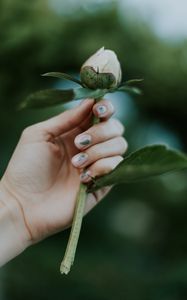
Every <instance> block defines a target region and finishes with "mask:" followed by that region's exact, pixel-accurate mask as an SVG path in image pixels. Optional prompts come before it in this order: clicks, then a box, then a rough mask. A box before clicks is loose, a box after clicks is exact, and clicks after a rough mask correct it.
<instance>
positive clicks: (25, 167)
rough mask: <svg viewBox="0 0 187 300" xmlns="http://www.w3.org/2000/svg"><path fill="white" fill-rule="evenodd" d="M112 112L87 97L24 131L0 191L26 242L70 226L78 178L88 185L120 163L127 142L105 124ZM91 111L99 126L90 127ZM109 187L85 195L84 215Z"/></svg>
mask: <svg viewBox="0 0 187 300" xmlns="http://www.w3.org/2000/svg"><path fill="white" fill-rule="evenodd" d="M113 112H114V109H113V106H112V104H111V103H110V102H108V101H106V100H101V101H100V102H99V103H97V104H94V100H93V99H87V100H84V101H83V102H82V103H81V105H79V106H77V107H76V108H73V109H71V110H69V111H66V112H64V113H62V114H60V115H58V116H56V117H53V118H51V119H49V120H47V121H44V122H41V123H38V124H35V125H32V126H30V127H28V128H26V129H25V130H24V132H23V134H22V136H21V139H20V141H19V143H18V145H17V147H16V150H15V152H14V154H13V156H12V158H11V160H10V162H9V165H8V167H7V170H6V172H5V174H4V176H3V178H2V180H1V190H3V192H4V195H8V196H7V199H6V205H8V206H10V207H11V205H12V203H14V206H15V207H16V209H14V210H12V213H13V214H14V211H15V214H17V217H16V215H14V216H13V218H12V220H13V221H14V220H16V222H18V220H20V221H19V222H20V224H24V226H25V227H24V231H25V239H26V240H27V241H28V244H32V243H35V242H37V241H39V240H41V239H43V238H45V237H46V236H48V235H51V234H53V233H55V232H58V231H60V230H62V229H64V228H66V227H68V226H70V224H71V221H72V217H73V213H74V207H75V201H76V195H77V192H78V189H79V184H80V180H82V181H84V182H88V181H89V180H91V177H95V176H101V175H103V174H106V173H108V172H110V171H111V170H112V169H114V168H115V167H116V166H117V165H118V164H119V162H120V161H121V160H122V159H123V158H122V156H121V155H122V154H123V153H124V152H125V150H126V148H127V143H126V141H125V139H124V138H123V137H122V136H121V135H122V134H123V126H122V124H121V123H120V122H119V121H118V120H116V119H110V120H109V117H110V116H111V115H112V113H113ZM92 113H94V114H95V115H96V116H97V117H100V118H101V120H102V122H101V123H99V124H96V125H93V126H92V127H90V124H91V118H92ZM89 127H90V128H89ZM83 168H84V169H85V168H86V170H87V172H83ZM109 189H110V188H109V187H107V188H103V189H101V190H99V191H98V192H96V193H94V194H88V197H87V201H86V208H85V213H86V212H88V211H89V210H90V209H91V208H93V207H94V206H95V205H96V203H98V201H100V200H101V199H102V198H103V197H104V196H105V195H106V193H107V192H108V191H109ZM8 199H11V201H8ZM4 202H5V201H4ZM18 215H19V216H18ZM20 216H22V218H21V219H20ZM20 226H21V225H20Z"/></svg>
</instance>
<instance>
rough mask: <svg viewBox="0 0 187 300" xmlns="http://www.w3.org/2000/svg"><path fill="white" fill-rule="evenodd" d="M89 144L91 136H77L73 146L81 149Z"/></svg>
mask: <svg viewBox="0 0 187 300" xmlns="http://www.w3.org/2000/svg"><path fill="white" fill-rule="evenodd" d="M90 143H91V136H90V135H89V134H83V135H78V136H77V137H76V138H75V144H76V145H78V146H79V147H81V148H83V147H84V146H87V145H89V144H90Z"/></svg>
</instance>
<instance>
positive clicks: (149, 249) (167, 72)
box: [0, 0, 187, 300]
mask: <svg viewBox="0 0 187 300" xmlns="http://www.w3.org/2000/svg"><path fill="white" fill-rule="evenodd" d="M186 10H187V3H186V2H185V1H183V0H179V1H177V2H176V1H173V0H170V1H167V0H163V1H161V0H159V1H156V3H155V2H154V1H148V0H142V1H138V0H131V1H129V0H127V1H122V0H121V1H120V0H119V1H117V0H116V1H109V0H108V1H106V0H105V1H104V0H100V1H99V0H84V1H83V0H82V1H80V0H79V1H75V0H74V1H73V0H69V1H65V0H64V1H63V0H51V1H50V0H48V1H47V0H32V1H25V0H17V1H14V0H0V27H1V30H0V140H1V144H0V158H1V159H0V175H1V176H2V175H3V172H4V170H5V168H6V165H7V163H8V161H9V159H10V157H11V154H12V152H13V149H14V147H15V145H16V143H17V141H18V139H19V136H20V134H21V132H22V130H23V128H25V127H26V126H28V125H30V124H32V123H34V122H37V121H41V120H44V119H46V118H47V117H49V116H52V115H54V114H56V113H58V112H60V111H62V110H63V108H62V107H56V108H52V109H46V110H40V111H21V112H18V111H16V106H17V104H18V103H19V102H20V101H22V100H23V99H24V98H25V97H26V96H27V95H28V94H29V93H31V92H33V91H35V90H37V89H42V88H45V87H49V86H52V87H53V86H58V87H68V83H67V82H61V81H58V80H55V79H49V78H48V79H46V78H45V79H44V78H42V77H40V74H42V73H45V72H48V71H62V72H68V73H72V74H75V75H77V74H78V72H79V69H80V66H81V64H82V63H83V62H84V60H85V59H87V58H88V57H89V56H90V55H91V54H92V53H94V52H95V51H96V50H97V49H99V48H100V47H102V46H105V47H106V48H111V49H113V50H114V51H115V52H116V53H117V55H118V57H119V59H120V61H121V64H122V68H123V76H124V80H125V79H131V78H136V77H138V78H141V77H143V78H144V83H143V93H144V95H143V96H142V97H137V98H133V99H132V98H131V97H130V96H129V95H124V94H115V95H112V96H111V95H109V96H108V97H107V98H108V99H112V101H113V103H114V105H115V107H116V110H117V112H116V116H117V117H119V118H120V119H121V120H122V122H123V123H124V124H125V126H126V133H125V135H126V137H127V140H128V142H129V152H130V151H132V150H135V149H137V148H139V147H141V146H143V145H146V144H154V143H165V144H167V145H169V146H171V147H173V148H177V149H180V150H182V151H184V152H185V151H186V152H187V138H186V131H187V125H186V121H187V99H186V94H187V84H186V78H187V29H186V28H187V21H186V16H185V13H184V12H185V11H186ZM67 108H68V106H67ZM186 182H187V173H186V172H185V171H183V172H179V173H175V174H169V175H165V176H162V177H159V178H154V179H150V180H147V181H144V182H141V183H136V184H128V185H121V186H117V187H115V188H114V189H113V191H112V192H111V193H110V195H109V196H107V198H106V199H105V200H104V201H103V202H102V203H101V204H100V205H99V206H98V207H97V208H96V209H95V210H94V211H92V212H91V213H90V214H89V215H88V216H86V218H85V219H84V224H83V228H82V232H81V238H80V241H79V246H78V251H77V256H76V260H75V264H74V266H73V268H72V271H71V273H70V275H68V276H67V277H65V276H61V275H60V273H59V265H60V262H61V259H62V257H63V254H64V251H65V246H66V242H67V238H68V235H69V231H66V232H62V233H60V234H58V235H56V236H54V237H51V238H48V239H47V240H46V241H44V242H41V243H39V244H38V245H35V246H33V247H31V248H29V249H28V250H27V251H26V252H25V253H23V254H22V255H20V256H19V257H17V258H16V259H14V260H13V261H11V262H10V263H9V264H7V265H6V266H4V267H3V268H1V270H0V300H12V299H14V300H22V299H27V300H31V299H34V298H36V299H41V300H44V299H45V300H48V299H55V300H59V299H69V300H73V299H77V300H78V299H81V300H84V299H85V300H113V299H118V300H122V299H125V300H183V299H185V300H186V299H187V237H186V236H187V201H186V200H187V196H186V195H187V184H186Z"/></svg>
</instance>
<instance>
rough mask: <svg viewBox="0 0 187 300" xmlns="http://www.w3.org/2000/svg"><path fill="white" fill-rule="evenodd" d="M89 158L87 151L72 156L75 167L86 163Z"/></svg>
mask: <svg viewBox="0 0 187 300" xmlns="http://www.w3.org/2000/svg"><path fill="white" fill-rule="evenodd" d="M87 159H88V154H87V153H79V154H77V155H75V156H74V157H73V158H72V163H73V164H74V166H75V167H79V166H81V165H82V164H84V163H85V162H86V161H87Z"/></svg>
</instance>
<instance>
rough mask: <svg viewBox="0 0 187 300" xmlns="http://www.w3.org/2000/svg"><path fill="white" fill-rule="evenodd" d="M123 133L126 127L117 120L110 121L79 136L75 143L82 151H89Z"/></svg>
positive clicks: (96, 125) (97, 125)
mask: <svg viewBox="0 0 187 300" xmlns="http://www.w3.org/2000/svg"><path fill="white" fill-rule="evenodd" d="M108 116H109V115H108ZM123 132H124V126H123V125H122V124H121V123H120V122H119V121H118V120H117V119H110V120H108V121H104V122H101V123H99V124H95V125H93V126H92V127H91V128H89V129H88V130H86V131H85V132H83V133H81V134H79V135H77V136H76V138H75V140H74V143H75V146H76V147H77V148H78V149H80V150H82V149H87V148H88V147H90V146H93V145H95V144H98V143H101V142H104V141H107V140H109V139H111V138H114V137H117V136H120V135H122V134H123Z"/></svg>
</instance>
